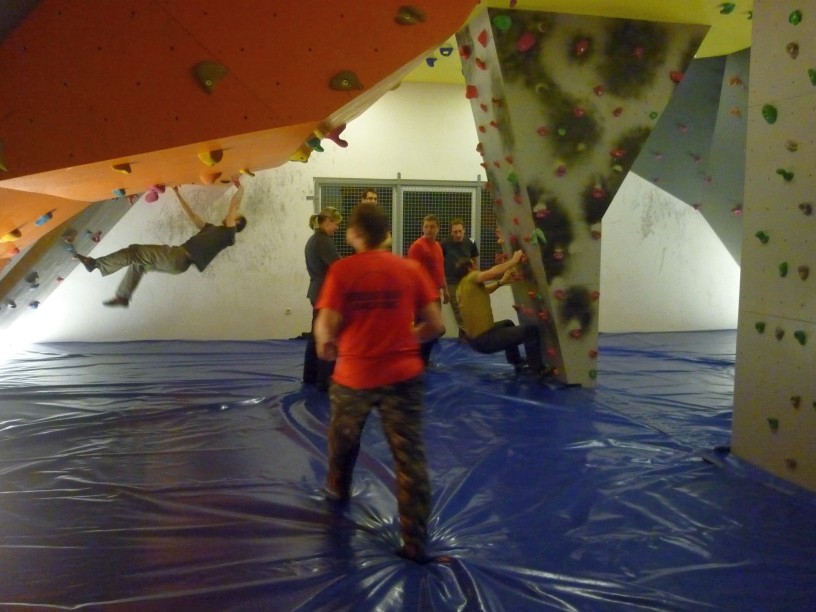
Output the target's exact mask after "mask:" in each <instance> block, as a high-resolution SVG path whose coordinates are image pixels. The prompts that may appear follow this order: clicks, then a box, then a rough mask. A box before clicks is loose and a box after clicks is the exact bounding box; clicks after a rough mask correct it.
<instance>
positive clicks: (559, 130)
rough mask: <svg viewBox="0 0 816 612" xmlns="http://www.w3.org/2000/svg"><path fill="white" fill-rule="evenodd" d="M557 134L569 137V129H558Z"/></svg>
mask: <svg viewBox="0 0 816 612" xmlns="http://www.w3.org/2000/svg"><path fill="white" fill-rule="evenodd" d="M557 133H558V135H559V136H566V135H567V128H562V127H560V128H558V130H557Z"/></svg>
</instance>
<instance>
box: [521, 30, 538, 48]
mask: <svg viewBox="0 0 816 612" xmlns="http://www.w3.org/2000/svg"><path fill="white" fill-rule="evenodd" d="M536 42H538V41H537V40H536V37H535V36H533V33H532V32H525V33H524V34H522V35H521V36H519V39H518V40H517V41H516V50H517V51H518V52H519V53H526V52H527V51H529V50H530V49H532V48H533V47H534V46H535V44H536Z"/></svg>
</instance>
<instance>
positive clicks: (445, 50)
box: [439, 47, 453, 57]
mask: <svg viewBox="0 0 816 612" xmlns="http://www.w3.org/2000/svg"><path fill="white" fill-rule="evenodd" d="M452 53H453V47H439V55H441V56H442V57H450V56H451V54H452Z"/></svg>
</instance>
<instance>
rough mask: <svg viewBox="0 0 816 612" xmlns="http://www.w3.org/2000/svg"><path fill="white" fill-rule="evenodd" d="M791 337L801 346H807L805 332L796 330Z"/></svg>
mask: <svg viewBox="0 0 816 612" xmlns="http://www.w3.org/2000/svg"><path fill="white" fill-rule="evenodd" d="M793 337H794V338H796V341H797V342H798V343H799V344H801V345H802V346H805V344H807V334H805V332H803V331H802V330H801V329H797V330H796V331H795V332H793Z"/></svg>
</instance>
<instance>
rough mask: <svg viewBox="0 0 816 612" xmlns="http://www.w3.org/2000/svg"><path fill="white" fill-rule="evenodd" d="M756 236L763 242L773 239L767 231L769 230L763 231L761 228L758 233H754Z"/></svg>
mask: <svg viewBox="0 0 816 612" xmlns="http://www.w3.org/2000/svg"><path fill="white" fill-rule="evenodd" d="M754 236H756V237H757V238H759V241H760V242H761V243H762V244H768V241H769V240H770V239H771V237H770V236H769V235H768V233H767V232H763V231H761V230H760V231H758V232H757V233H756V234H754Z"/></svg>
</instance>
